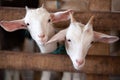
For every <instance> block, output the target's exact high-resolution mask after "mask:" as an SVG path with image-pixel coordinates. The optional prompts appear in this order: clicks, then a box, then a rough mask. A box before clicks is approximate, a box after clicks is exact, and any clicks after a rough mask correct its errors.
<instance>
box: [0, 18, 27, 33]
mask: <svg viewBox="0 0 120 80" xmlns="http://www.w3.org/2000/svg"><path fill="white" fill-rule="evenodd" d="M0 25H1V27H2V28H3V29H5V30H6V31H9V32H12V31H15V30H18V29H26V25H25V23H24V20H23V19H20V20H14V21H1V22H0Z"/></svg>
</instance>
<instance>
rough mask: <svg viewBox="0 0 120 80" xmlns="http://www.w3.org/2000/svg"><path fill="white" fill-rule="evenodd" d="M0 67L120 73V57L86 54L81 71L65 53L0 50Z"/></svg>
mask: <svg viewBox="0 0 120 80" xmlns="http://www.w3.org/2000/svg"><path fill="white" fill-rule="evenodd" d="M0 68H1V69H18V70H24V69H30V70H35V71H39V70H52V71H60V72H63V71H71V72H85V73H88V74H113V75H114V74H120V57H117V56H116V57H115V56H114V57H110V56H87V57H86V65H85V67H84V68H83V69H82V70H81V71H77V70H75V69H74V68H73V66H72V63H71V60H70V59H69V57H68V56H66V55H53V54H44V55H42V54H39V53H35V54H29V53H23V52H7V51H0Z"/></svg>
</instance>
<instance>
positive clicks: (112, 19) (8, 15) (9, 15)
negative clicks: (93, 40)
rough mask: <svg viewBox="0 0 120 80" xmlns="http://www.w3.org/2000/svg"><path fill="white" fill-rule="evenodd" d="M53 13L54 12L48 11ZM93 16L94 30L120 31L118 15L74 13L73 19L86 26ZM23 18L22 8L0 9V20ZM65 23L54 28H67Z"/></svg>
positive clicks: (108, 13)
mask: <svg viewBox="0 0 120 80" xmlns="http://www.w3.org/2000/svg"><path fill="white" fill-rule="evenodd" d="M49 11H50V12H55V10H49ZM92 15H95V21H94V28H95V29H96V30H120V24H119V23H120V18H119V17H120V14H119V13H110V12H76V13H75V15H74V16H75V18H76V19H77V20H78V21H81V22H82V23H84V24H86V23H87V21H88V20H89V18H90V17H91V16H92ZM24 16H25V9H23V8H5V7H0V20H2V19H3V20H14V19H19V18H22V17H24ZM66 23H67V24H65V23H59V24H58V23H57V24H55V27H59V28H65V27H68V25H69V21H67V22H66Z"/></svg>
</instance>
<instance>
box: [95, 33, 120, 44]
mask: <svg viewBox="0 0 120 80" xmlns="http://www.w3.org/2000/svg"><path fill="white" fill-rule="evenodd" d="M118 40H119V38H118V37H117V36H110V35H107V34H103V33H100V32H95V31H94V41H98V42H103V43H114V42H116V41H118Z"/></svg>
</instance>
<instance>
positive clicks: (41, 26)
mask: <svg viewBox="0 0 120 80" xmlns="http://www.w3.org/2000/svg"><path fill="white" fill-rule="evenodd" d="M71 11H72V10H67V11H61V12H56V13H49V12H48V11H47V10H46V9H45V8H44V7H43V6H42V7H41V8H37V9H28V8H27V7H26V15H25V17H24V18H23V19H19V20H13V21H1V22H0V25H1V26H2V27H3V28H4V29H5V30H6V31H9V32H12V31H15V30H18V29H28V31H29V32H30V34H31V36H32V38H33V39H34V40H35V42H36V43H37V45H38V46H39V48H40V50H41V53H50V52H53V51H54V50H56V48H57V43H51V44H49V45H45V43H46V42H47V41H48V40H49V39H50V38H51V37H52V36H53V35H54V34H55V29H54V28H53V25H52V23H54V22H59V21H65V20H68V19H69V12H71ZM43 74H44V73H43ZM45 78H46V76H45ZM47 78H48V77H47Z"/></svg>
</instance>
